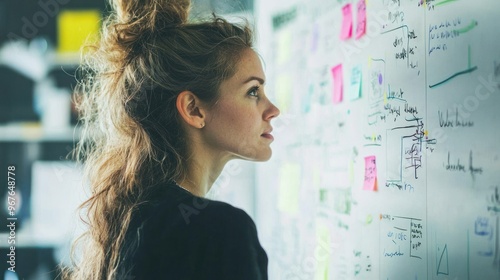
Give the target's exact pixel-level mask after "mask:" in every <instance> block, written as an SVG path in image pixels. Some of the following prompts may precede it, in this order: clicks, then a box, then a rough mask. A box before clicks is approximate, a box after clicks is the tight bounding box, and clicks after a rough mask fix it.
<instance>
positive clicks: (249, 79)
mask: <svg viewBox="0 0 500 280" xmlns="http://www.w3.org/2000/svg"><path fill="white" fill-rule="evenodd" d="M253 80H257V81H258V82H259V83H260V84H261V85H263V84H265V83H266V81H264V79H262V78H259V77H255V76H251V77H249V78H248V79H246V80H245V81H244V82H243V84H246V83H248V82H250V81H253Z"/></svg>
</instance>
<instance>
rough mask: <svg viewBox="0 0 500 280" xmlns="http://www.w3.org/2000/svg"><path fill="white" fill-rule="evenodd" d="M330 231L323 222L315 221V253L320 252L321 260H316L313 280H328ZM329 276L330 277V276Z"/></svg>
mask: <svg viewBox="0 0 500 280" xmlns="http://www.w3.org/2000/svg"><path fill="white" fill-rule="evenodd" d="M330 236H331V234H330V229H329V228H328V226H327V225H326V223H325V222H322V221H316V247H315V248H316V251H315V253H316V252H320V253H321V254H320V255H319V256H321V258H318V259H317V263H316V273H315V276H314V280H326V279H330V277H328V276H329V264H330V255H331V253H332V252H331V244H332V239H331V237H330ZM330 276H331V275H330Z"/></svg>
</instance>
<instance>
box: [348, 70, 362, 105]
mask: <svg viewBox="0 0 500 280" xmlns="http://www.w3.org/2000/svg"><path fill="white" fill-rule="evenodd" d="M361 77H362V72H361V65H358V66H355V67H354V68H352V71H351V83H350V87H349V99H350V100H355V99H358V98H360V97H361Z"/></svg>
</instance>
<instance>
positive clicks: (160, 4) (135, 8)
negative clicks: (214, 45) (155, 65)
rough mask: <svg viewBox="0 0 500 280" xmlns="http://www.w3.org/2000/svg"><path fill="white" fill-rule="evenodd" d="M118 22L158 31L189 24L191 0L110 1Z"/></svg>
mask: <svg viewBox="0 0 500 280" xmlns="http://www.w3.org/2000/svg"><path fill="white" fill-rule="evenodd" d="M110 1H111V4H112V6H113V8H114V9H115V11H116V14H117V20H118V22H120V23H122V24H123V23H124V24H141V25H143V26H142V28H148V29H152V30H154V29H156V28H161V27H163V26H168V25H178V24H182V23H185V22H187V19H188V15H189V8H190V6H191V1H190V0H110Z"/></svg>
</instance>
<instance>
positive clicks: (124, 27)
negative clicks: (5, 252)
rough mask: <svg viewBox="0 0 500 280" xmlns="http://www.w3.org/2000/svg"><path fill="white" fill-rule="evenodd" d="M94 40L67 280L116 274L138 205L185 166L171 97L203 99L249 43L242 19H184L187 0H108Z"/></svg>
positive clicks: (82, 103) (82, 91)
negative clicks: (84, 194)
mask: <svg viewBox="0 0 500 280" xmlns="http://www.w3.org/2000/svg"><path fill="white" fill-rule="evenodd" d="M110 2H111V6H112V7H113V11H112V12H111V13H110V15H109V16H108V17H107V18H106V19H105V20H104V22H103V28H102V31H101V39H100V41H99V42H98V43H97V44H96V45H93V46H90V47H89V48H88V51H87V52H85V61H84V62H85V63H84V64H83V65H82V66H81V67H80V71H81V74H82V75H83V78H82V79H81V80H80V82H79V84H78V86H77V88H76V93H77V95H78V104H77V108H78V110H79V112H80V125H81V126H82V136H81V139H80V141H79V143H78V144H77V148H76V149H75V154H76V157H77V159H78V160H79V161H80V162H82V163H83V164H84V167H85V169H84V174H85V178H86V180H87V181H88V184H89V185H90V188H91V196H90V198H89V199H88V200H87V201H85V202H84V203H83V204H82V205H81V207H80V210H81V211H82V212H84V213H85V215H84V216H83V220H84V222H85V223H86V224H87V225H88V231H87V232H86V233H85V234H84V235H82V236H81V237H80V238H79V239H77V241H75V244H74V248H73V255H76V254H75V252H76V249H80V248H81V250H82V255H81V257H80V258H74V259H73V267H72V268H71V269H69V271H67V273H66V274H67V278H69V279H122V278H123V277H125V276H126V272H124V271H123V270H122V269H121V267H120V263H121V261H122V260H121V259H120V258H121V257H120V256H121V255H120V252H121V250H123V248H122V246H123V241H124V236H125V233H126V232H127V229H128V226H129V224H130V221H131V218H132V215H133V214H134V211H135V210H137V207H138V206H139V205H141V204H143V203H147V202H148V199H150V198H151V194H152V193H154V191H155V188H158V187H159V185H161V183H162V182H165V181H167V180H180V179H182V178H183V176H185V175H186V164H185V163H186V158H187V157H188V156H189V155H188V154H187V147H186V145H187V144H186V143H188V141H187V139H186V135H185V133H184V131H183V129H182V127H181V123H180V117H179V114H178V111H177V109H176V106H175V102H176V98H177V95H178V94H179V93H180V92H182V91H184V90H189V91H191V92H193V93H194V94H195V95H196V96H197V97H198V98H199V99H200V100H202V101H203V102H206V103H207V104H209V105H210V104H214V102H216V100H217V96H218V91H219V86H220V84H221V82H222V81H224V80H226V79H228V78H230V77H232V75H234V73H235V71H236V69H235V65H236V61H238V60H239V58H240V56H241V53H242V52H243V51H244V50H246V49H248V48H252V45H253V42H252V40H253V36H252V32H251V29H250V28H249V26H248V23H246V24H242V25H237V24H233V23H229V22H227V21H226V20H224V19H222V18H220V17H216V16H215V15H214V16H213V18H212V19H210V20H205V21H202V22H192V23H191V22H188V20H187V18H188V14H189V8H190V1H189V0H163V1H162V0H135V1H122V0H110Z"/></svg>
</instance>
